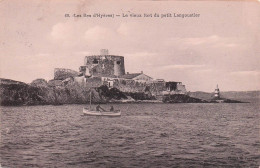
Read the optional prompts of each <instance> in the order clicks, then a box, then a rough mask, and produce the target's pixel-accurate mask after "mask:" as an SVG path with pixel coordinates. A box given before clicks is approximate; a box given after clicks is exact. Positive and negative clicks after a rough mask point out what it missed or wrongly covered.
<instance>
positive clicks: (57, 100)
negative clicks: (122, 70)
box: [0, 79, 127, 106]
mask: <svg viewBox="0 0 260 168" xmlns="http://www.w3.org/2000/svg"><path fill="white" fill-rule="evenodd" d="M90 92H91V100H92V102H93V103H106V102H108V101H110V100H111V99H115V100H121V99H127V97H126V95H125V94H124V93H122V92H120V91H119V90H118V89H115V88H113V89H108V88H107V87H106V86H101V87H98V88H95V89H91V88H87V87H83V86H81V85H80V84H79V83H78V82H76V81H73V80H67V81H66V82H64V81H63V83H62V84H60V85H57V86H53V83H51V84H48V83H47V81H46V80H44V79H37V80H34V81H33V82H32V83H31V84H26V83H23V82H18V81H13V80H9V79H0V105H3V106H14V105H47V104H53V105H59V104H84V103H88V102H89V100H90Z"/></svg>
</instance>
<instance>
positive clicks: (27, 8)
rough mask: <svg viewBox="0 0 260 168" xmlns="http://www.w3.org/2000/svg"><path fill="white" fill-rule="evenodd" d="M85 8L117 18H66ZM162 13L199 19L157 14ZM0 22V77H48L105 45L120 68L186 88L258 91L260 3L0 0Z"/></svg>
mask: <svg viewBox="0 0 260 168" xmlns="http://www.w3.org/2000/svg"><path fill="white" fill-rule="evenodd" d="M84 13H85V14H90V15H93V14H94V13H100V14H118V15H120V17H115V18H94V17H91V18H87V17H72V15H73V14H76V15H80V14H81V15H83V14H84ZM155 13H157V14H159V17H151V18H144V17H139V18H137V17H130V14H141V15H142V16H143V15H144V14H152V15H153V16H154V14H155ZM167 13H171V14H173V13H176V14H189V13H197V14H200V17H192V18H180V17H179V18H177V17H167V18H166V17H164V18H161V15H162V14H167ZM65 14H70V16H71V17H65ZM122 14H124V15H128V16H129V17H122ZM0 23H1V25H0V61H1V62H0V77H1V78H7V79H13V80H18V81H23V82H26V83H30V82H31V81H32V80H34V79H37V78H44V79H46V80H50V79H53V78H54V68H69V69H73V70H78V68H79V66H81V65H83V64H84V57H85V56H88V55H97V54H99V52H100V49H108V50H109V54H111V55H121V56H124V57H125V68H126V72H130V73H136V72H141V71H143V72H144V73H145V74H146V75H149V76H151V77H153V78H154V79H165V80H167V81H180V82H182V83H183V84H184V85H186V89H187V90H189V91H207V92H212V91H214V89H215V87H216V85H217V84H218V85H219V88H220V90H222V91H250V90H260V47H259V46H260V2H259V1H253V0H252V1H211V0H209V1H205V0H204V1H149V0H147V1H124V0H122V1H111V0H108V1H102V0H95V1H94V0H92V1H88V0H87V1H84V0H67V1H60V0H27V1H20V0H9V1H7V0H0Z"/></svg>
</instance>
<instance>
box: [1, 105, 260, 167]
mask: <svg viewBox="0 0 260 168" xmlns="http://www.w3.org/2000/svg"><path fill="white" fill-rule="evenodd" d="M110 105H111V104H108V105H102V107H103V108H106V109H109V107H110ZM112 105H113V106H114V108H115V109H120V110H121V112H122V116H121V117H116V118H113V117H100V116H91V117H90V116H84V115H83V114H82V108H83V107H84V106H86V105H62V106H49V105H48V106H24V107H1V109H0V110H1V125H0V126H1V144H0V158H1V160H0V163H1V166H2V167H258V166H259V147H260V142H259V112H258V110H259V105H258V104H256V103H246V104H160V103H158V104H152V103H145V104H112Z"/></svg>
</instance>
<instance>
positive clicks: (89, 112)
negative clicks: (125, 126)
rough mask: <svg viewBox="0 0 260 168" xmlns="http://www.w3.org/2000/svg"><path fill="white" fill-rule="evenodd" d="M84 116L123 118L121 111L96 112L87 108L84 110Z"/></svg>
mask: <svg viewBox="0 0 260 168" xmlns="http://www.w3.org/2000/svg"><path fill="white" fill-rule="evenodd" d="M83 114H84V115H88V116H111V117H119V116H121V111H120V110H117V111H94V110H89V109H87V108H83Z"/></svg>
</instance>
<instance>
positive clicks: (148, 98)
mask: <svg viewBox="0 0 260 168" xmlns="http://www.w3.org/2000/svg"><path fill="white" fill-rule="evenodd" d="M90 92H91V93H92V98H91V99H92V102H93V103H109V102H117V103H123V102H163V103H207V102H209V101H206V100H202V99H200V98H196V97H191V96H189V95H188V94H187V91H186V88H185V85H183V84H182V82H175V81H165V80H163V79H153V78H152V77H150V76H148V75H146V74H144V73H143V72H140V73H128V72H127V73H125V66H124V57H123V56H116V55H109V54H108V50H106V49H102V50H101V54H100V55H93V56H86V57H85V60H84V65H83V66H80V67H79V71H74V70H70V69H63V68H56V69H55V70H54V79H52V80H49V81H46V80H45V79H36V80H34V81H32V82H31V83H30V84H26V83H23V82H19V81H14V80H10V79H0V104H1V105H3V106H13V105H48V104H52V105H60V104H85V103H88V102H89V101H90Z"/></svg>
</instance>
